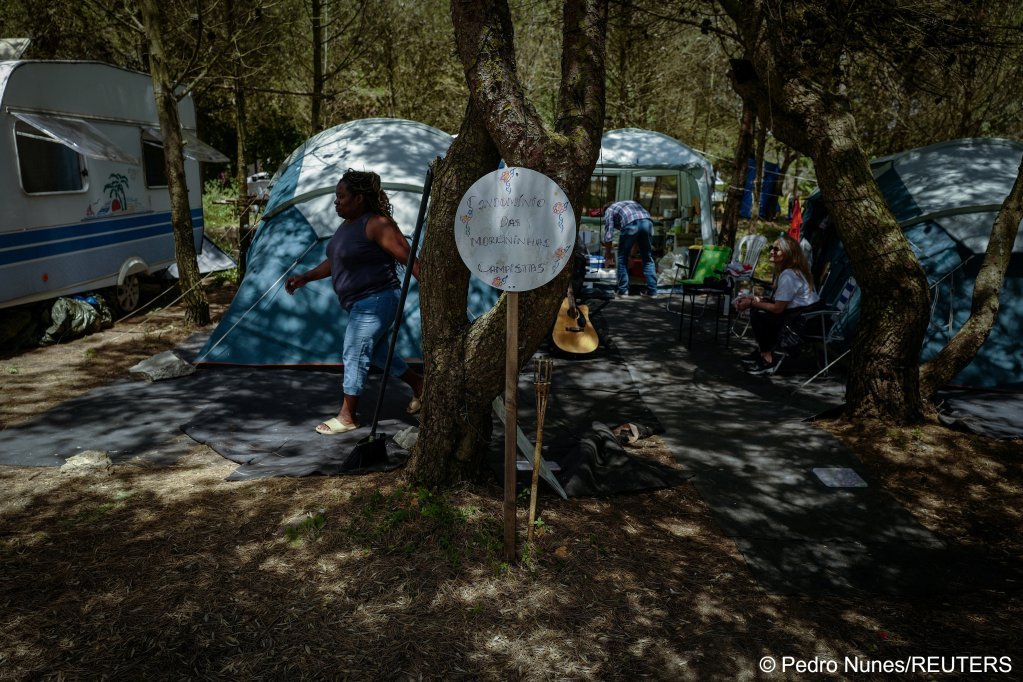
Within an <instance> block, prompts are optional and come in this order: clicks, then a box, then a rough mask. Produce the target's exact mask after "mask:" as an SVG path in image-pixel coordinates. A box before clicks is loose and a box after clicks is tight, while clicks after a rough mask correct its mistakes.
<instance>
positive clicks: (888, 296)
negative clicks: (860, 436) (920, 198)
mask: <svg viewBox="0 0 1023 682" xmlns="http://www.w3.org/2000/svg"><path fill="white" fill-rule="evenodd" d="M718 2H719V4H720V5H721V6H722V8H723V9H724V10H725V11H726V12H727V13H728V14H729V16H731V17H732V19H733V20H734V21H735V23H736V27H737V28H738V30H739V33H740V35H741V40H742V44H743V47H744V49H745V54H746V56H747V58H746V59H742V60H734V61H733V62H732V68H731V70H730V73H729V75H730V77H731V79H732V85H733V88H734V89H735V91H736V92H737V93H738V94H739V95H740V96H741V97H742V98H743V99H744V100H745V101H747V102H749V103H750V104H751V105H752V106H755V107H756V108H757V114H758V117H759V118H760V120H761V121H771V129H772V132H773V134H774V136H775V138H776V139H778V140H780V141H781V142H783V143H785V144H787V145H789V146H790V147H792V148H793V149H796V150H797V151H799V152H801V153H803V154H804V155H806V156H808V157H810V159H811V160H812V161H813V163H814V166H815V167H816V169H817V181H818V183H819V186H820V190H821V195H822V197H823V198H824V201H825V204H826V206H827V208H828V210H829V211H830V213H831V216H832V218H833V220H834V223H835V227H836V229H837V231H838V234H839V237H840V238H841V239H842V241H843V242H844V244H845V249H846V253H847V254H848V256H849V259H850V262H851V264H852V268H853V272H855V274H856V280H857V282H858V283H859V285H860V290H861V292H862V296H861V312H860V320H859V324H858V327H857V332H856V339H855V341H854V343H853V350H852V354H851V367H850V370H849V381H848V385H847V387H846V412H847V414H850V415H852V416H856V417H871V418H878V419H886V420H891V421H895V422H898V423H912V422H916V421H919V420H921V419H923V418H924V416H925V406H924V401H923V399H922V397H921V394H920V382H919V377H920V372H919V358H920V348H921V346H922V345H923V339H924V334H925V332H926V329H927V323H928V315H927V313H928V310H929V303H930V301H929V297H928V290H927V278H926V277H925V275H924V272H923V268H921V267H920V264H919V262H918V261H917V260H916V257H915V256H914V255H913V251H912V249H911V248H910V245H909V241H908V240H907V239H906V236H905V235H904V234H903V232H902V229H901V228H900V227H899V225H898V223H897V222H896V221H895V217H894V216H893V215H892V213H891V211H890V210H889V209H888V206H887V205H886V204H885V202H884V197H883V196H882V194H881V191H880V189H879V188H878V186H877V183H876V182H874V178H873V175H872V173H871V171H870V163H869V161H868V159H867V156H866V154H865V153H864V152H863V149H862V147H861V145H860V143H859V140H858V139H857V137H856V133H855V120H854V118H853V116H852V114H851V113H849V106H848V102H847V101H846V99H845V96H844V94H843V93H844V92H845V87H844V85H843V84H842V83H841V82H840V77H841V74H842V69H841V68H840V63H841V60H842V58H843V55H842V53H841V51H840V50H832V49H829V47H830V46H829V45H827V44H824V45H820V46H816V47H817V49H815V50H812V51H810V50H806V49H805V48H804V47H803V46H801V44H798V40H799V39H798V38H795V36H797V35H799V34H798V32H790V31H788V30H787V26H786V23H785V22H786V21H787V20H788V19H790V18H791V17H788V16H787V15H786V12H792V13H793V15H792V16H802V15H800V14H797V13H799V12H803V13H805V12H809V11H810V5H808V4H806V3H794V4H793V5H791V6H786V8H787V9H786V10H785V11H782V12H778V11H776V10H777V9H778V8H777V7H776V6H775V5H774V4H773V3H767V2H764V1H762V0H754V1H751V2H738V0H718ZM790 34H791V35H790ZM792 41H796V42H797V44H796V45H793V44H791V43H792Z"/></svg>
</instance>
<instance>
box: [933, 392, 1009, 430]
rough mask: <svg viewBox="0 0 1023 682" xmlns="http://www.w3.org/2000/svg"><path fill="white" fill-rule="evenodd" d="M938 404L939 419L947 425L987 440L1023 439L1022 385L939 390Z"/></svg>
mask: <svg viewBox="0 0 1023 682" xmlns="http://www.w3.org/2000/svg"><path fill="white" fill-rule="evenodd" d="M1012 389H1014V390H1012ZM938 404H939V408H938V419H939V420H940V421H941V423H942V424H945V425H946V426H950V427H952V428H956V429H961V430H963V431H969V432H971V433H976V434H978V435H981V436H987V437H989V438H1000V439H1003V440H1008V439H1012V438H1023V418H1021V415H1023V386H1014V387H1007V389H1006V390H1002V391H990V390H947V391H941V392H940V393H938Z"/></svg>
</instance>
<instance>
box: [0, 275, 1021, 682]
mask: <svg viewBox="0 0 1023 682" xmlns="http://www.w3.org/2000/svg"><path fill="white" fill-rule="evenodd" d="M231 293H232V290H231V289H230V288H220V289H215V290H213V291H212V292H211V293H210V296H211V299H212V301H213V310H214V315H215V316H219V314H221V313H222V311H223V310H224V308H225V306H226V304H227V303H228V302H229V300H230V296H231ZM191 331H192V330H189V329H187V328H186V327H185V326H184V324H183V320H182V310H181V308H180V306H177V307H171V308H167V309H164V310H161V311H159V312H157V313H155V314H153V315H151V316H150V317H148V318H146V319H144V320H142V319H140V320H129V321H126V322H122V323H121V324H118V325H117V326H116V327H115V328H113V329H110V330H106V331H104V332H101V333H98V334H94V335H92V336H89V337H85V338H82V339H79V340H76V341H73V342H70V343H67V344H61V345H59V346H51V347H48V348H37V349H33V350H29V351H26V352H23V353H20V354H17V355H13V356H7V357H2V358H0V370H2V371H3V375H2V379H0V388H2V396H3V397H2V405H0V423H3V424H6V425H7V426H11V425H14V424H17V423H20V422H23V421H26V420H28V419H31V418H33V417H35V416H37V415H40V414H42V413H43V412H45V410H46V409H48V408H49V407H52V406H54V405H56V404H58V403H60V402H62V401H64V400H67V399H68V398H71V397H73V396H76V395H79V394H81V393H83V392H85V391H87V390H88V389H90V388H93V387H95V386H99V385H102V384H104V383H106V382H109V381H112V380H114V379H116V378H121V377H124V376H125V374H126V370H127V368H128V367H130V366H132V365H133V364H135V363H136V362H138V361H139V360H141V359H144V358H147V357H150V356H152V355H153V354H155V353H157V352H160V351H163V350H166V349H168V348H172V347H174V346H175V345H176V344H178V343H180V342H181V341H182V340H183V339H184V338H186V337H187V336H188V334H190V333H191ZM86 418H87V417H86ZM822 426H823V428H827V429H828V430H830V431H832V432H833V433H834V434H835V435H836V436H838V437H839V438H841V439H842V440H843V441H845V442H846V443H847V444H848V445H849V447H850V448H851V449H852V450H853V451H854V452H855V453H856V455H857V456H858V457H859V459H860V460H861V461H862V463H863V464H864V465H865V468H866V469H867V471H868V472H869V473H870V474H871V475H872V476H873V477H874V479H877V480H880V481H882V482H883V484H884V486H885V487H886V488H887V490H888V491H889V492H890V493H891V494H892V495H894V496H895V498H896V499H897V500H898V501H899V502H900V503H901V504H902V505H903V506H904V507H905V508H906V509H908V510H909V511H910V512H911V513H912V514H913V515H914V517H915V518H916V519H917V520H918V521H919V522H920V523H921V524H923V525H924V526H925V527H927V528H928V529H930V530H931V531H933V532H934V533H936V534H937V535H938V536H939V537H941V538H942V539H944V540H945V541H946V542H949V543H951V544H954V545H956V546H959V547H963V548H966V549H970V550H974V551H976V552H980V553H983V554H985V555H987V556H990V557H991V558H992V560H999V561H1008V562H1011V563H1016V564H1018V563H1019V560H1020V557H1021V556H1023V505H1021V502H1023V453H1021V450H1023V448H1021V443H1020V442H1019V441H995V440H990V439H986V438H981V437H978V436H973V435H970V434H965V433H960V432H955V431H950V430H947V429H945V428H943V427H941V426H939V425H937V424H926V425H922V426H916V427H909V428H898V427H892V426H887V425H883V424H874V423H850V422H832V423H825V424H823V425H822ZM630 447H632V448H633V452H634V453H636V454H641V455H646V456H651V457H654V458H657V459H659V460H661V461H665V460H669V459H670V458H671V455H670V453H669V452H667V450H666V449H665V448H664V446H663V444H661V443H660V441H659V440H658V439H657V438H656V437H654V438H650V439H646V440H642V441H639V442H638V443H637V444H635V445H634V446H630ZM234 467H235V465H234V464H233V463H231V462H229V461H227V460H225V459H223V458H221V457H220V456H219V455H218V454H217V453H216V452H214V451H213V450H211V449H209V448H208V447H206V446H204V445H196V446H195V447H194V448H192V450H191V451H190V452H189V453H188V454H187V455H185V456H183V457H182V458H181V459H180V460H178V461H177V463H176V464H174V465H171V466H157V465H155V464H152V463H148V462H145V461H132V462H129V463H126V464H120V465H117V466H115V467H114V468H113V470H112V472H110V473H108V474H106V475H100V474H96V475H91V476H89V475H87V476H69V475H67V474H62V473H60V471H59V470H58V469H56V468H28V467H0V491H2V492H0V679H26V678H32V679H35V678H40V677H45V678H49V677H53V678H59V679H64V678H81V677H109V678H122V679H125V678H126V679H181V678H198V679H212V678H225V677H228V678H238V679H282V678H288V679H291V678H298V677H312V678H330V679H336V678H348V677H351V678H368V677H373V678H379V677H386V678H401V679H404V678H408V679H422V678H438V679H450V678H456V677H468V678H474V679H477V678H482V679H554V678H557V679H564V678H596V679H634V678H638V677H652V678H658V679H694V680H695V679H699V680H704V679H729V680H731V679H761V678H765V679H772V678H773V679H782V678H784V679H803V678H805V679H810V678H819V677H820V675H819V674H815V673H814V671H813V669H812V666H814V665H817V666H823V667H825V669H826V668H827V666H829V665H831V664H830V663H829V661H835V665H836V666H837V673H835V674H832V675H831V676H832V677H837V678H852V677H855V678H856V679H890V678H891V675H889V674H884V673H880V672H878V673H871V674H853V673H851V672H850V671H849V669H848V667H847V665H848V661H846V659H847V658H848V659H855V660H856V661H859V662H861V663H866V662H870V664H871V665H875V666H880V665H883V664H884V662H886V661H887V662H892V665H895V664H896V663H895V662H902V661H905V660H906V658H907V657H910V656H945V657H951V656H994V657H1003V656H1008V657H1011V661H1009V662H1008V663H1006V660H1005V659H1000V660H999V661H998V663H997V664H998V665H999V666H1001V670H1003V671H1004V669H1005V666H1006V665H1009V666H1011V669H1012V674H1009V675H1005V676H1004V678H1005V679H1009V678H1011V677H1013V676H1017V675H1020V672H1019V671H1020V670H1023V636H1021V632H1023V630H1021V628H1020V625H1019V624H1020V623H1021V622H1023V601H1021V598H1020V593H1019V591H1018V590H1014V591H1009V592H993V591H990V590H985V589H977V590H975V591H958V592H955V593H949V594H942V595H936V596H933V597H929V598H926V599H909V598H897V597H891V596H881V595H875V594H844V595H838V596H828V597H820V596H803V595H777V594H769V593H767V592H765V591H764V590H763V589H762V588H761V587H760V586H759V585H758V584H757V582H756V581H755V579H754V578H753V576H752V574H751V573H750V571H749V569H748V568H747V566H746V564H745V562H744V560H743V557H742V555H741V553H740V552H739V551H738V549H737V548H736V545H735V544H734V542H733V541H732V540H731V539H729V538H728V537H726V536H725V535H723V534H722V532H721V530H720V529H719V528H718V526H717V525H716V524H715V522H714V520H713V519H712V517H711V514H710V511H709V509H708V507H707V506H706V505H705V503H704V502H703V501H702V500H701V499H700V497H699V495H698V494H697V492H696V491H695V489H694V488H693V487H692V486H691V485H689V484H686V485H683V486H679V487H677V488H673V489H668V490H661V491H657V492H653V493H646V494H639V495H629V496H621V497H614V498H605V499H573V500H569V501H562V500H560V499H552V498H543V499H542V500H541V503H540V512H539V515H540V518H541V519H542V521H541V522H540V523H538V524H537V525H538V529H537V537H536V539H535V540H534V542H533V543H531V544H525V543H523V544H522V545H521V547H520V558H519V560H518V561H517V562H515V563H511V564H509V563H506V562H504V561H503V560H502V559H501V538H502V530H501V519H502V508H501V492H500V490H499V488H498V487H497V486H496V485H494V484H486V483H481V484H477V485H465V486H462V487H458V488H456V489H454V490H448V491H445V492H430V491H425V490H420V489H416V488H414V487H412V486H409V485H408V484H407V483H406V482H405V481H404V480H403V478H402V472H401V471H396V472H388V473H376V474H370V475H366V476H358V477H355V476H342V477H332V478H325V477H312V478H299V479H294V478H271V479H263V480H255V481H248V482H227V481H225V480H224V479H225V477H226V476H227V475H228V474H229V473H230V472H231V471H232V470H233V468H234ZM525 518H526V502H525V500H520V517H519V528H520V529H522V528H524V526H525ZM786 656H788V657H792V660H791V661H790V663H792V664H795V663H796V662H802V663H803V664H804V665H807V666H810V667H811V669H810V670H809V671H808V672H799V671H797V670H795V669H792V668H790V669H788V670H787V671H786V672H785V673H784V674H782V673H781V672H780V671H779V672H775V673H773V674H769V675H765V674H764V673H763V672H762V671H763V670H764V668H762V667H761V666H762V665H764V666H767V665H769V664H768V663H762V661H764V660H767V659H765V658H764V657H771V658H772V659H773V660H774V661H775V662H776V663H777V664H778V665H779V666H781V665H782V664H783V663H784V662H785V661H783V657H786ZM945 660H946V665H947V664H949V663H948V661H949V660H950V659H948V658H946V659H945ZM980 663H983V661H980ZM980 663H978V664H980ZM911 677H913V678H917V679H934V678H937V677H947V678H949V679H951V678H953V677H958V676H957V675H944V676H943V675H933V674H931V675H922V674H921V675H913V676H911Z"/></svg>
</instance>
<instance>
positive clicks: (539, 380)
mask: <svg viewBox="0 0 1023 682" xmlns="http://www.w3.org/2000/svg"><path fill="white" fill-rule="evenodd" d="M553 368H554V361H553V360H550V359H540V360H537V361H536V365H535V368H534V370H533V388H534V390H535V391H536V448H535V449H534V450H533V482H532V484H531V486H530V488H529V526H528V528H527V530H526V542H532V541H533V522H534V521H535V520H536V491H537V485H538V484H539V481H540V453H541V452H542V451H543V418H544V415H545V414H546V413H547V396H549V395H550V392H551V371H552V370H553Z"/></svg>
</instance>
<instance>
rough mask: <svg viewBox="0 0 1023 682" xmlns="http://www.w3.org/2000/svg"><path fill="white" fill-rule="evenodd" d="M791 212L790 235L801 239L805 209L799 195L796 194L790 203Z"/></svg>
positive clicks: (797, 239)
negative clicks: (803, 209) (800, 203)
mask: <svg viewBox="0 0 1023 682" xmlns="http://www.w3.org/2000/svg"><path fill="white" fill-rule="evenodd" d="M790 208H791V209H792V210H791V213H790V219H789V236H790V237H792V238H793V239H795V240H796V241H797V242H798V241H799V233H800V231H801V230H800V228H802V226H803V211H802V209H801V208H800V206H799V197H798V196H795V197H793V198H792V203H791V204H790Z"/></svg>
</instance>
